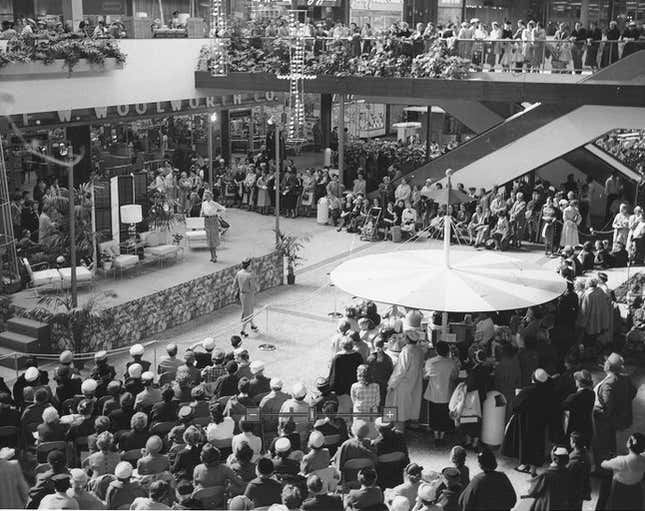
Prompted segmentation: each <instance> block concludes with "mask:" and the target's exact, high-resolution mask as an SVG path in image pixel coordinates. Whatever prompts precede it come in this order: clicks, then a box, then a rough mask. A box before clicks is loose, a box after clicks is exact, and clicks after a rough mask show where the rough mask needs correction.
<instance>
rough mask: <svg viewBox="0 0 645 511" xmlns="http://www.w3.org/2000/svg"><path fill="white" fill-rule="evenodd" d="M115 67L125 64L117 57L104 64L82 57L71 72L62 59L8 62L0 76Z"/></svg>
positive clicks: (85, 70) (39, 76)
mask: <svg viewBox="0 0 645 511" xmlns="http://www.w3.org/2000/svg"><path fill="white" fill-rule="evenodd" d="M115 69H123V64H121V63H117V61H116V59H105V62H104V63H103V64H91V63H90V62H88V60H87V59H81V60H79V61H78V62H77V63H76V65H75V66H74V67H72V71H71V73H70V70H69V68H68V67H67V65H66V64H65V61H64V60H62V59H61V60H55V61H54V62H52V63H51V64H45V63H44V62H41V61H35V62H20V63H15V64H7V65H6V66H5V67H3V68H2V69H0V77H2V78H9V79H11V78H25V77H30V76H35V77H38V78H42V77H43V76H61V75H72V74H76V73H83V74H87V73H105V72H107V71H113V70H115Z"/></svg>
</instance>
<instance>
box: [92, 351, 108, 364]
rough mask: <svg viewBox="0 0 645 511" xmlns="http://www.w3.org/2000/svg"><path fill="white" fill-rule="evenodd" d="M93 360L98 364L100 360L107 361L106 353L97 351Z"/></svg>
mask: <svg viewBox="0 0 645 511" xmlns="http://www.w3.org/2000/svg"><path fill="white" fill-rule="evenodd" d="M94 360H96V361H97V362H100V361H102V360H107V351H105V350H101V351H97V352H96V354H95V355H94Z"/></svg>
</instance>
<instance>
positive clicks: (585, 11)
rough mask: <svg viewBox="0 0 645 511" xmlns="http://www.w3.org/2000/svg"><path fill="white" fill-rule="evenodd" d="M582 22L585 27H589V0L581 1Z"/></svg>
mask: <svg viewBox="0 0 645 511" xmlns="http://www.w3.org/2000/svg"><path fill="white" fill-rule="evenodd" d="M580 23H582V26H583V27H584V28H588V27H589V0H581V2H580Z"/></svg>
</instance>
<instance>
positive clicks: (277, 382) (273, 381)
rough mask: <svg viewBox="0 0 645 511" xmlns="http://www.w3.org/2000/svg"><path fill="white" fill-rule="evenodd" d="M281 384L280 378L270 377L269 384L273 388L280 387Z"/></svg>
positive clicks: (277, 388)
mask: <svg viewBox="0 0 645 511" xmlns="http://www.w3.org/2000/svg"><path fill="white" fill-rule="evenodd" d="M282 385H283V383H282V380H281V379H280V378H271V381H270V382H269V386H270V387H271V388H272V389H275V390H279V389H282Z"/></svg>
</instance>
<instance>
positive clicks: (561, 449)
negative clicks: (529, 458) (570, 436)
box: [553, 447, 569, 456]
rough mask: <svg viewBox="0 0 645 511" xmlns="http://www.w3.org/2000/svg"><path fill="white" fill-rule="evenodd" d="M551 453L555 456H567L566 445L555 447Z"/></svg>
mask: <svg viewBox="0 0 645 511" xmlns="http://www.w3.org/2000/svg"><path fill="white" fill-rule="evenodd" d="M553 454H555V455H556V456H568V455H569V451H567V449H566V447H556V448H555V449H554V451H553Z"/></svg>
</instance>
